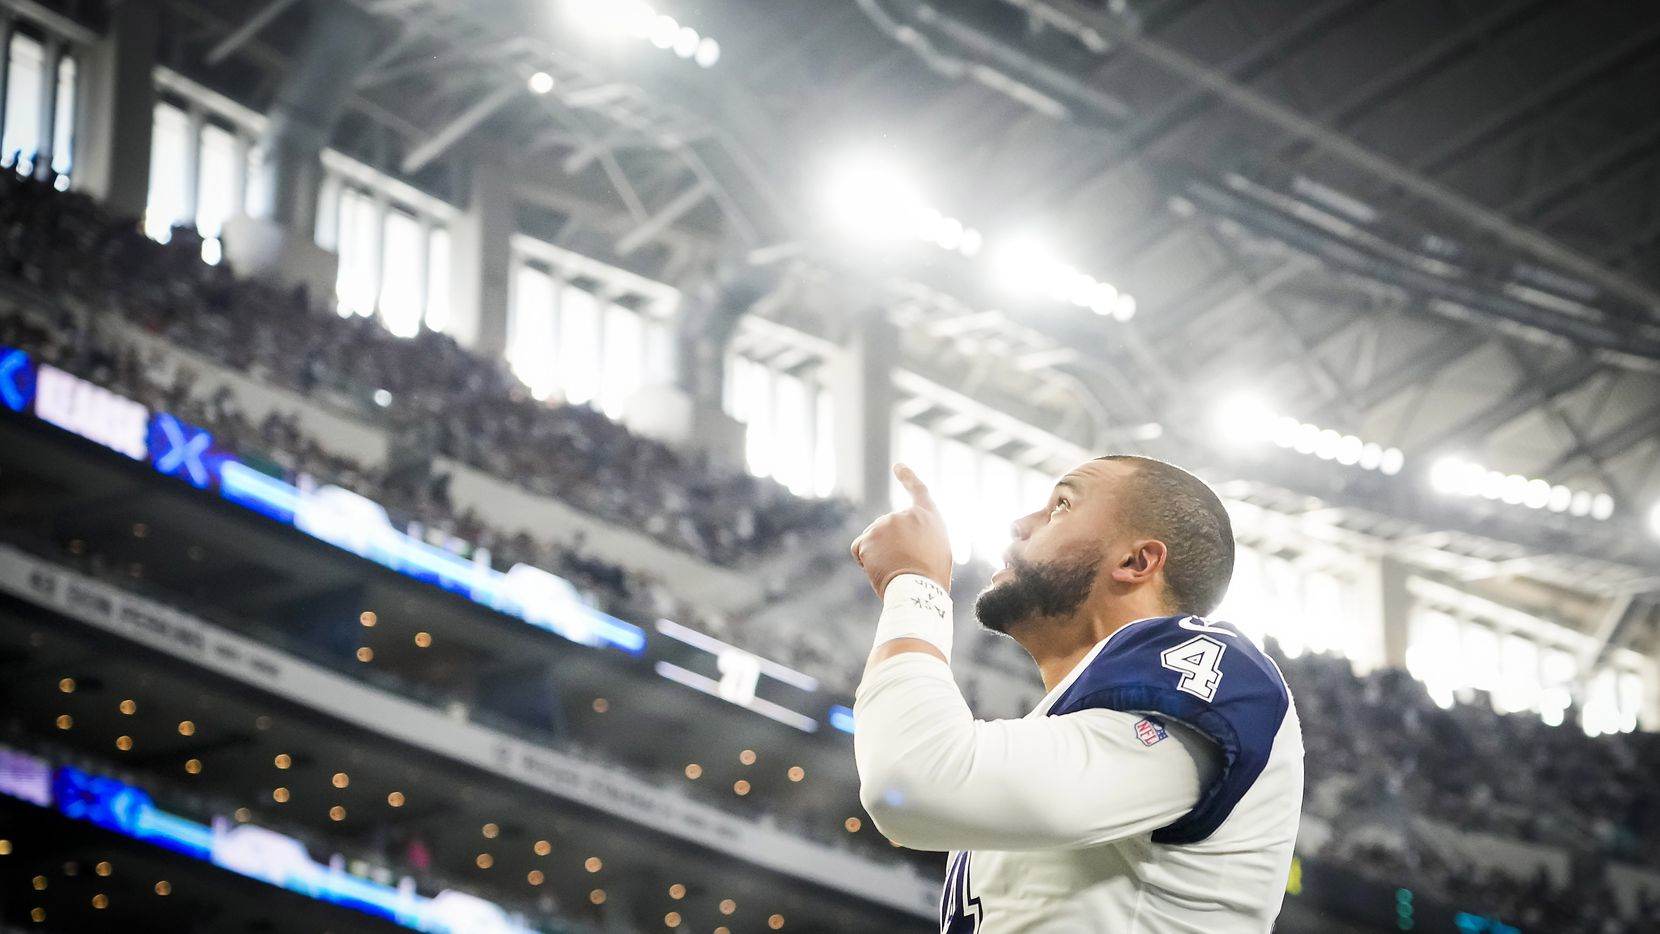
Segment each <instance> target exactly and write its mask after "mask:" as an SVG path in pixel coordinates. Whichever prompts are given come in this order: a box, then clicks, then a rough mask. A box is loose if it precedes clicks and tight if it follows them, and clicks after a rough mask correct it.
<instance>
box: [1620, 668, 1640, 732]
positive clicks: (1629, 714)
mask: <svg viewBox="0 0 1660 934" xmlns="http://www.w3.org/2000/svg"><path fill="white" fill-rule="evenodd" d="M1618 692H1619V708H1620V723H1619V729H1620V731H1621V732H1624V733H1630V732H1631V731H1632V730H1635V729H1637V717H1638V715H1639V714H1641V713H1642V710H1643V677H1642V675H1639V674H1637V673H1636V672H1633V671H1622V672H1620V676H1619V686H1618Z"/></svg>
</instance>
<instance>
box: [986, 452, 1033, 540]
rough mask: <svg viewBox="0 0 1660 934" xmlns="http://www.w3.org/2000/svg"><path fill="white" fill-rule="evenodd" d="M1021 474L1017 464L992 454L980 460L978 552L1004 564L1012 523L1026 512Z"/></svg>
mask: <svg viewBox="0 0 1660 934" xmlns="http://www.w3.org/2000/svg"><path fill="white" fill-rule="evenodd" d="M1022 499H1023V497H1022V496H1021V495H1020V473H1019V471H1018V470H1017V469H1016V468H1015V466H1014V464H1011V463H1009V462H1008V461H1007V460H1005V459H1003V458H1001V457H994V456H992V455H990V454H988V455H986V456H985V457H984V458H982V460H981V462H980V495H979V496H978V497H977V498H976V501H977V502H978V503H979V504H980V509H979V514H978V515H977V516H975V528H974V554H975V557H978V558H980V559H981V560H984V561H989V562H990V563H991V564H992V565H993V566H998V567H1000V566H1002V564H1003V552H1004V551H1006V550H1007V549H1008V547H1009V526H1010V525H1013V524H1014V520H1016V519H1018V518H1019V517H1021V516H1023V515H1025V514H1026V510H1024V509H1022V508H1021V507H1022Z"/></svg>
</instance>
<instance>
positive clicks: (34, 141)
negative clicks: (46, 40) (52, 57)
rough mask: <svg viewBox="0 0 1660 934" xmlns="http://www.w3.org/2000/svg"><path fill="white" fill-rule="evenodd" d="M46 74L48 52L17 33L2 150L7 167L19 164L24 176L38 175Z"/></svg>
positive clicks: (13, 45) (12, 52)
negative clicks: (33, 172)
mask: <svg viewBox="0 0 1660 934" xmlns="http://www.w3.org/2000/svg"><path fill="white" fill-rule="evenodd" d="M45 71H46V51H45V50H44V49H42V48H41V46H40V43H39V42H36V41H35V40H33V39H31V38H29V37H28V36H25V35H23V34H22V33H14V34H13V35H12V44H11V68H10V74H9V75H8V76H7V79H6V130H5V135H4V142H3V143H0V146H3V151H4V153H5V161H6V165H14V164H15V165H16V166H17V170H18V171H19V172H22V173H24V174H28V173H30V172H32V171H34V165H35V151H36V150H37V149H39V147H40V81H41V77H42V76H43V75H44V73H45Z"/></svg>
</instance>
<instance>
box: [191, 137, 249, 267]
mask: <svg viewBox="0 0 1660 934" xmlns="http://www.w3.org/2000/svg"><path fill="white" fill-rule="evenodd" d="M241 151H242V148H241V144H240V143H239V142H238V140H237V138H236V134H234V133H232V132H231V131H229V130H227V129H225V128H223V127H221V126H218V125H216V124H213V123H206V124H203V126H202V150H201V168H200V172H199V178H198V183H197V187H196V230H197V232H198V233H200V234H201V235H202V259H203V260H204V261H206V262H207V263H209V264H210V265H218V263H219V258H220V257H222V256H223V250H222V248H221V245H220V240H219V238H220V235H221V234H222V233H223V232H224V229H225V222H226V221H227V220H230V219H231V218H232V217H233V216H235V215H236V213H237V212H238V211H239V210H241V208H242V206H241V205H239V204H237V192H239V191H241V190H242V183H243V177H244V176H243V172H244V171H245V168H244V165H243V160H242V157H241Z"/></svg>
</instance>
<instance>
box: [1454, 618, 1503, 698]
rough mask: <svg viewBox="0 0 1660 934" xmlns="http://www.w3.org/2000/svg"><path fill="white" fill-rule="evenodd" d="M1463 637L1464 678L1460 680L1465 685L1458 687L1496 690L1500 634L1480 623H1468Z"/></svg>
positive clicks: (1462, 668)
mask: <svg viewBox="0 0 1660 934" xmlns="http://www.w3.org/2000/svg"><path fill="white" fill-rule="evenodd" d="M1461 635H1462V639H1461V641H1460V644H1461V645H1462V652H1463V656H1462V657H1463V659H1464V662H1463V664H1462V666H1461V670H1462V672H1463V675H1464V677H1463V678H1462V679H1460V680H1461V681H1462V682H1463V683H1462V684H1459V685H1456V686H1457V687H1472V688H1476V689H1477V690H1481V691H1489V692H1491V691H1493V690H1495V689H1496V688H1497V687H1498V684H1499V664H1498V663H1499V638H1498V634H1497V633H1495V632H1493V630H1492V629H1491V628H1490V627H1488V626H1484V625H1482V624H1480V623H1466V624H1464V626H1463V631H1462V633H1461Z"/></svg>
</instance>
